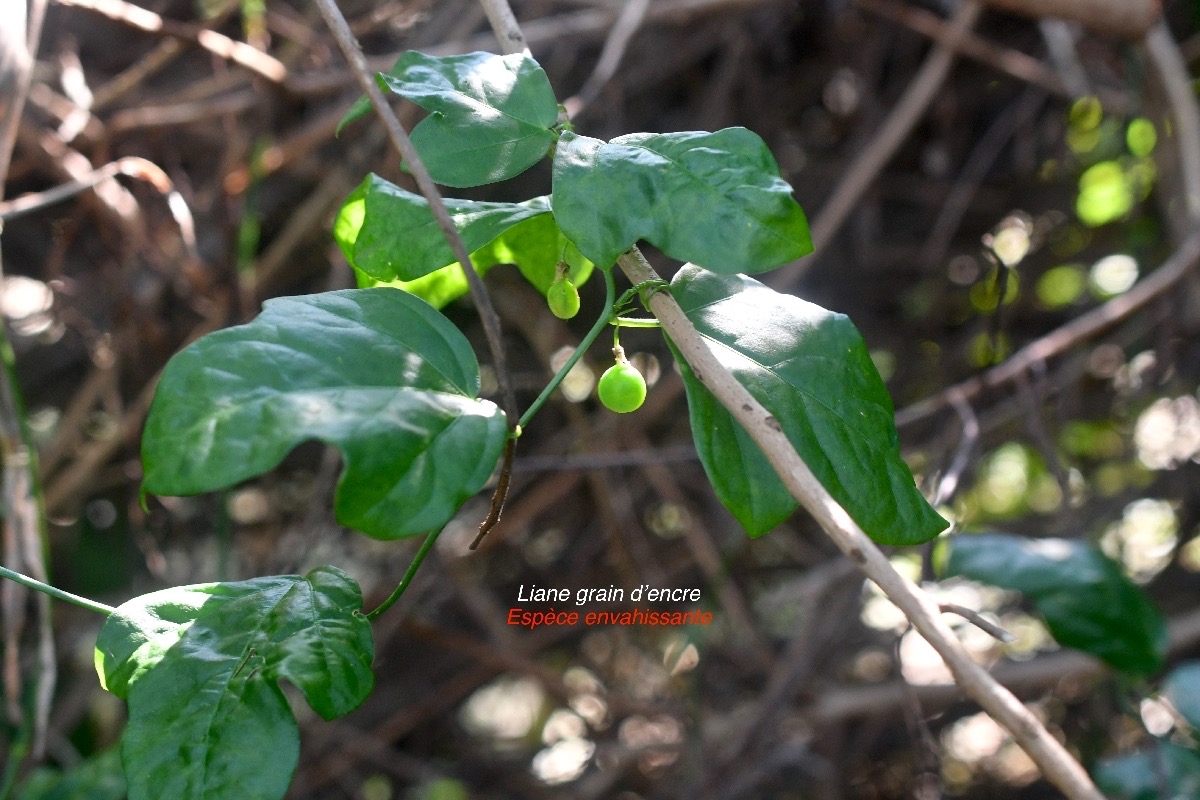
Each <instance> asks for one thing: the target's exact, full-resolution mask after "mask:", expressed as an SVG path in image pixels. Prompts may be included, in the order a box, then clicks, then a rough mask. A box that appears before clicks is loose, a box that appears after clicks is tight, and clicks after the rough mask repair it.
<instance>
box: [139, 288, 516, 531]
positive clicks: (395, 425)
mask: <svg viewBox="0 0 1200 800" xmlns="http://www.w3.org/2000/svg"><path fill="white" fill-rule="evenodd" d="M478 392H479V367H478V364H477V362H476V361H475V354H474V353H473V352H472V350H471V347H470V345H469V343H468V342H467V340H466V338H465V337H464V336H463V335H462V334H461V333H460V332H459V331H458V329H457V328H455V327H454V325H453V324H452V323H451V322H450V321H449V320H447V319H446V318H445V317H443V316H442V315H441V314H439V313H437V311H435V310H434V309H433V308H431V307H430V306H429V305H428V304H426V303H424V302H422V301H421V300H419V299H417V298H415V297H413V296H412V295H409V294H406V293H405V292H401V291H397V290H395V289H391V288H378V289H352V290H346V291H339V292H327V293H325V294H318V295H310V296H307V297H291V298H278V299H275V300H269V301H267V303H266V305H265V307H264V309H263V312H262V314H260V315H259V316H258V318H257V319H255V320H254V321H253V322H250V323H248V324H246V325H240V326H238V327H235V328H229V329H227V330H223V331H218V332H216V333H213V334H209V335H208V336H205V337H203V338H202V339H200V340H199V341H197V342H195V343H193V344H192V345H190V346H189V347H187V348H186V349H185V350H183V351H182V352H180V353H179V354H177V355H176V356H175V357H174V358H172V359H171V361H170V363H169V364H168V365H167V368H166V370H165V371H164V372H163V376H162V378H161V380H160V381H159V384H158V388H157V391H156V392H155V396H154V401H153V403H152V404H151V407H150V413H149V416H148V418H147V421H146V427H145V431H144V433H143V437H142V459H143V463H144V465H145V477H144V483H143V488H144V490H145V491H147V492H151V493H154V494H160V495H189V494H198V493H201V492H207V491H212V490H215V489H221V488H224V487H227V486H232V485H234V484H236V483H238V482H239V481H242V480H245V479H247V478H250V477H252V476H254V475H258V474H260V473H263V472H266V471H267V470H269V469H272V468H274V467H275V466H276V465H277V464H278V463H279V462H280V461H281V460H282V459H283V457H284V456H285V455H286V454H287V453H288V452H289V451H290V450H291V449H292V448H294V447H295V446H296V445H298V444H299V443H301V442H303V441H305V440H309V439H316V440H320V441H323V442H326V443H327V444H330V445H332V446H334V447H336V448H337V449H338V450H339V451H341V453H342V456H343V458H344V460H345V469H344V471H343V473H342V476H341V479H340V480H339V482H338V487H337V495H336V498H335V512H336V514H337V519H338V521H339V522H341V523H342V524H344V525H347V526H350V527H354V528H357V529H358V530H360V531H362V532H363V533H366V534H368V535H370V536H374V537H376V538H381V539H392V538H397V537H402V536H412V535H415V534H419V533H423V532H425V531H428V530H431V529H433V528H437V527H440V526H442V525H444V524H445V523H446V522H447V521H448V520H449V519H450V517H451V516H452V515H453V514H454V512H455V511H456V510H457V509H458V507H459V506H460V505H461V504H462V503H463V501H465V500H466V499H467V498H468V497H470V496H471V495H473V494H474V493H475V492H477V491H479V489H480V488H481V487H482V486H483V484H484V482H485V481H486V480H487V479H488V477H489V476H490V475H491V472H492V470H493V468H494V467H495V465H496V462H497V461H498V460H499V458H500V452H501V450H502V449H503V446H504V440H505V438H506V427H505V422H504V415H503V413H502V412H501V411H500V410H499V409H498V408H496V406H495V405H494V404H492V403H490V402H488V401H484V400H478V399H476V395H477V394H478Z"/></svg>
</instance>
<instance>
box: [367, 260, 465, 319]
mask: <svg viewBox="0 0 1200 800" xmlns="http://www.w3.org/2000/svg"><path fill="white" fill-rule="evenodd" d="M476 272H478V273H479V274H480V275H482V274H483V273H484V270H479V269H477V270H476ZM354 278H355V281H356V282H357V284H358V287H359V288H360V289H371V288H374V287H376V286H391V287H393V288H395V289H402V290H404V291H406V292H408V293H409V294H412V295H416V296H417V297H419V298H421V299H422V300H424V301H425V302H426V303H429V305H431V306H433V307H434V308H436V309H442V308H445V307H446V306H447V305H448V304H450V303H452V302H454V301H455V300H457V299H458V298H460V297H462V296H463V295H465V294H468V293H469V292H470V287H469V286H468V285H467V276H465V275H463V271H462V267H460V266H459V265H458V263H457V262H455V263H453V264H451V265H450V266H448V267H442V268H441V269H435V270H434V271H433V272H431V273H429V274H428V275H422V276H421V277H420V278H417V279H415V280H411V281H400V280H396V281H377V280H375V279H374V278H372V277H371V276H370V275H368V274H367V273H365V272H363V271H362V270H359V269H356V270H354Z"/></svg>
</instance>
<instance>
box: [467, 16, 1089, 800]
mask: <svg viewBox="0 0 1200 800" xmlns="http://www.w3.org/2000/svg"><path fill="white" fill-rule="evenodd" d="M480 1H481V2H482V3H483V4H484V7H485V8H488V7H489V6H492V5H497V6H501V5H502V6H504V7H507V5H508V3H507V0H480ZM966 6H970V7H972V8H973V11H972V12H971V13H967V14H965V16H964V15H963V14H962V13H960V17H959V21H960V22H962V23H963V24H964V25H968V24H970V22H972V21H973V20H974V18H975V16H977V14H978V7H977V6H975V4H974V3H970V2H968V3H967V4H966ZM488 15H489V18H490V17H492V12H491V11H489V12H488ZM508 15H509V16H511V11H509V12H508ZM617 263H618V264H619V265H620V267H621V269H622V270H623V271H624V272H625V274H626V276H627V277H628V278H629V280H630V281H631V282H632V283H633V284H634V285H635V286H637V285H640V284H643V283H645V282H647V281H654V280H660V278H659V275H658V273H656V272H655V271H654V269H653V268H652V267H651V266H650V264H649V263H648V262H647V261H646V259H645V258H644V257H643V256H642V254H641V252H640V251H638V249H637V248H636V247H634V248H632V249H631V250H629V251H628V252H627V253H625V254H623V255H622V256H621V257H620V259H618V262H617ZM648 304H649V306H650V310H651V312H653V313H654V316H655V317H657V318H658V320H659V322H661V323H662V326H663V331H664V332H665V333H666V335H667V336H669V337H670V338H671V340H672V341H673V342H674V343H675V346H676V347H677V348H678V349H679V352H680V353H681V355H683V357H684V359H685V360H686V361H687V362H688V364H689V366H690V367H691V369H692V372H693V373H694V374H695V375H696V377H697V378H698V379H699V380H701V381H702V382H703V383H704V384H705V386H706V387H707V388H708V389H709V391H711V392H712V393H713V395H714V396H715V397H716V398H717V399H718V400H719V401H720V402H721V405H723V406H724V407H725V408H726V410H728V411H729V412H730V414H732V415H733V417H734V419H736V420H737V421H738V422H739V423H741V425H742V427H743V428H744V429H745V431H746V432H747V433H748V434H749V435H750V438H751V439H753V440H754V443H755V444H757V445H758V447H759V448H760V449H761V450H762V451H763V453H764V454H765V455H766V457H767V460H768V461H769V462H770V463H771V466H772V467H773V468H774V469H775V471H776V473H778V475H779V477H780V479H781V480H782V481H783V483H784V485H785V486H786V487H787V488H788V491H789V492H790V493H791V494H792V496H793V497H794V498H795V499H796V500H797V501H798V502H799V503H800V504H801V505H802V506H804V508H805V510H807V511H808V512H809V514H811V515H812V516H813V518H814V519H816V520H817V522H818V523H819V524H820V525H821V527H822V528H823V529H824V530H825V532H826V533H827V534H828V535H829V537H830V538H831V539H832V540H833V541H834V543H835V544H836V545H837V546H838V549H840V550H841V551H842V552H843V553H845V554H846V555H847V556H849V558H850V560H851V561H853V562H854V563H855V564H857V565H858V566H859V568H860V569H861V570H862V571H863V573H865V574H866V575H867V577H869V578H870V579H871V580H873V581H875V583H876V584H877V585H878V586H879V588H880V589H881V590H883V592H884V594H885V595H887V597H888V598H889V599H890V600H891V601H892V602H893V603H894V604H895V605H896V606H897V607H898V608H899V609H900V610H901V611H902V612H904V615H905V616H906V617H907V618H908V620H909V621H910V622H911V623H912V625H913V627H915V628H916V629H917V631H918V632H920V634H921V635H922V636H924V637H925V639H926V640H927V641H928V642H929V643H930V644H931V645H932V646H933V648H934V649H935V650H936V651H937V652H938V654H939V655H941V657H942V659H943V660H944V661H945V662H946V666H947V667H948V668H949V669H950V672H951V674H953V675H954V678H955V682H956V683H957V684H958V685H959V687H961V688H962V690H963V692H964V693H966V694H967V696H969V697H971V698H972V699H973V700H975V702H977V703H979V705H980V706H981V707H982V708H983V709H984V710H985V711H986V712H987V713H988V714H990V715H991V716H992V718H993V719H995V720H996V721H997V722H999V723H1000V724H1001V725H1003V726H1004V727H1005V728H1007V729H1008V731H1009V732H1010V733H1011V734H1012V736H1013V739H1014V741H1016V742H1017V744H1018V745H1019V746H1020V747H1021V749H1023V750H1024V751H1025V752H1026V753H1027V754H1028V755H1029V756H1030V758H1031V759H1033V761H1034V763H1035V764H1037V766H1038V768H1039V769H1040V770H1041V771H1042V774H1043V775H1045V776H1046V778H1047V779H1048V780H1049V781H1050V782H1052V783H1053V784H1054V785H1055V786H1057V787H1058V788H1059V789H1061V790H1062V791H1063V793H1064V794H1066V795H1067V797H1069V798H1071V800H1104V797H1103V795H1101V794H1100V792H1099V791H1098V790H1097V789H1096V787H1095V785H1094V784H1093V783H1092V781H1091V779H1090V778H1089V777H1088V774H1087V772H1086V771H1085V770H1084V769H1083V767H1082V766H1080V765H1079V762H1078V761H1076V760H1075V759H1074V758H1073V757H1072V756H1071V754H1070V753H1069V752H1067V750H1066V748H1065V747H1063V745H1062V744H1061V743H1059V742H1058V740H1056V739H1055V738H1054V737H1053V736H1051V735H1050V733H1049V731H1047V730H1046V728H1045V726H1044V725H1042V723H1041V722H1040V721H1039V720H1038V719H1037V717H1035V716H1034V715H1033V713H1032V712H1030V711H1029V709H1028V708H1026V707H1025V706H1024V705H1023V704H1022V703H1021V702H1020V701H1019V700H1017V698H1016V697H1014V696H1013V695H1012V693H1011V692H1009V691H1008V690H1007V689H1005V688H1004V687H1002V686H1000V684H998V683H997V682H996V680H995V679H994V678H992V676H991V675H989V674H988V672H987V671H986V670H985V669H983V668H982V667H981V666H979V665H978V664H976V663H975V661H974V660H972V658H971V656H970V654H969V653H967V651H966V649H965V648H964V647H963V646H962V644H961V643H960V642H959V641H958V639H957V637H956V636H955V634H954V632H953V631H952V630H951V629H950V627H949V626H948V625H947V624H946V623H945V622H943V621H942V619H941V615H940V611H939V610H938V608H937V606H936V605H935V604H934V602H933V601H932V600H931V599H930V598H929V596H928V595H926V594H925V593H924V592H923V591H921V590H920V589H919V588H918V587H917V586H915V585H914V584H913V583H912V582H911V581H909V580H907V579H906V578H904V577H903V576H902V575H901V574H900V573H899V572H897V571H896V569H895V568H894V567H893V566H892V565H891V562H890V561H888V559H887V556H885V555H884V554H883V551H881V550H880V549H879V547H878V546H876V544H875V543H874V542H873V541H871V539H870V538H869V537H868V536H867V535H866V534H865V533H864V532H863V530H862V528H860V527H859V526H858V524H857V523H856V522H854V520H853V519H851V518H850V515H849V514H847V513H846V511H845V509H843V508H842V507H841V506H840V505H839V504H838V503H837V501H836V500H834V499H833V497H832V496H831V495H830V494H829V492H828V491H826V490H825V487H824V486H822V485H821V483H820V481H818V480H817V478H816V476H814V475H813V473H812V471H811V470H810V469H809V468H808V465H807V464H805V463H804V460H803V459H802V458H801V457H800V455H799V454H798V453H797V452H796V449H795V448H794V447H793V446H792V444H791V442H790V441H789V440H788V438H787V436H786V435H785V434H784V433H783V430H782V429H781V428H780V426H779V422H778V421H777V420H776V419H775V418H774V417H773V416H772V415H771V414H770V412H768V411H767V410H766V409H765V408H764V407H763V406H762V405H761V404H760V403H759V402H758V400H757V399H755V398H754V396H753V395H751V394H750V392H749V391H747V390H746V388H745V387H744V386H742V384H740V383H738V381H737V379H736V378H735V377H733V375H732V374H731V373H730V372H729V370H727V369H726V368H725V366H724V365H723V364H721V362H720V360H719V359H718V358H717V357H716V355H715V354H713V352H712V350H710V349H709V346H708V344H707V343H706V342H705V341H704V339H703V338H701V336H700V334H699V333H697V331H696V329H695V328H694V327H693V326H692V323H691V321H690V320H688V318H687V316H686V315H684V313H683V309H681V308H680V307H679V304H678V303H676V302H675V299H674V298H673V297H671V295H670V293H668V292H656V293H654V294H653V295H652V296H651V297H650V298H649V301H648Z"/></svg>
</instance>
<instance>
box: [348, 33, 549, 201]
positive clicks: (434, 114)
mask: <svg viewBox="0 0 1200 800" xmlns="http://www.w3.org/2000/svg"><path fill="white" fill-rule="evenodd" d="M379 83H380V86H382V87H383V88H385V89H390V90H391V91H393V92H395V93H396V94H398V95H400V96H401V97H406V98H408V99H409V100H411V101H413V102H414V103H416V104H417V105H419V106H420V107H421V108H423V109H425V110H426V111H429V112H430V114H429V116H428V117H426V118H425V119H423V120H422V121H421V122H420V124H418V125H417V127H416V128H414V129H413V132H412V142H413V145H414V146H415V147H416V148H417V152H418V153H420V155H421V160H422V161H423V162H425V166H426V167H427V168H428V169H429V174H430V175H431V176H432V177H433V179H434V180H435V181H437V182H438V183H441V184H444V185H446V186H458V187H461V186H480V185H482V184H485V183H495V182H496V181H502V180H505V179H507V178H511V177H513V176H514V175H519V174H521V173H522V172H524V171H525V170H527V169H529V168H530V167H532V166H533V165H534V164H536V163H537V162H538V161H540V160H541V159H542V158H543V157H544V156H545V155H546V153H547V152H548V151H549V150H550V146H551V145H552V144H553V143H554V138H555V132H554V131H553V130H552V129H553V127H554V126H555V124H557V122H558V100H556V99H555V97H554V89H553V88H552V87H551V86H550V79H549V78H547V77H546V73H545V72H543V71H542V68H541V67H540V66H538V63H537V62H536V61H534V60H533V59H532V58H530V57H529V56H526V55H522V54H520V53H515V54H512V55H507V56H498V55H495V54H493V53H483V52H477V53H468V54H466V55H459V56H445V57H440V58H439V57H436V56H428V55H425V54H424V53H418V52H415V51H410V52H407V53H405V54H404V55H402V56H401V57H400V60H399V61H397V62H396V65H395V66H394V67H392V69H391V71H390V72H388V73H386V74H384V73H381V74H380V75H379ZM369 109H370V103H369V102H367V101H366V99H365V98H364V99H361V100H359V101H358V102H357V103H356V104H355V105H354V107H353V108H351V109H350V111H349V112H347V114H346V116H345V117H343V118H342V121H341V122H340V123H339V124H338V130H339V131H340V130H341V129H342V127H344V126H345V125H347V124H348V123H350V122H352V121H353V120H355V119H357V118H358V117H360V116H362V115H363V114H365V113H366V112H367V111H368V110H369Z"/></svg>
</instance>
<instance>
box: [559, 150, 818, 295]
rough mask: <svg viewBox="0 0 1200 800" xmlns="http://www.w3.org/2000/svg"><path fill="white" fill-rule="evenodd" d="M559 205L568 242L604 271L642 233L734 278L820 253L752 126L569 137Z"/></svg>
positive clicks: (562, 156)
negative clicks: (607, 139)
mask: <svg viewBox="0 0 1200 800" xmlns="http://www.w3.org/2000/svg"><path fill="white" fill-rule="evenodd" d="M553 205H554V216H555V217H556V218H557V220H558V224H559V225H560V226H561V227H562V229H563V231H564V232H565V233H566V235H567V238H569V239H570V240H571V241H573V242H575V244H576V245H577V246H578V247H579V250H580V252H582V253H583V254H584V255H585V256H587V257H588V258H590V259H591V260H592V261H594V262H595V263H597V264H599V265H601V266H603V267H607V266H608V265H610V264H612V263H613V262H614V261H616V259H617V256H619V255H620V254H621V253H623V252H625V251H626V250H628V249H629V248H630V247H632V246H633V245H634V244H635V243H636V242H637V241H638V240H640V239H645V240H646V241H648V242H650V243H651V244H653V245H655V246H656V247H658V248H659V249H660V250H662V251H663V252H664V253H666V254H667V255H668V256H670V257H671V258H676V259H679V260H680V261H691V262H693V263H695V264H699V265H701V266H703V267H706V268H708V269H711V270H714V271H716V272H721V273H726V274H733V273H739V272H747V273H753V272H762V271H764V270H768V269H772V268H774V267H777V266H779V265H780V264H784V263H787V262H788V261H792V260H794V259H796V258H799V257H801V256H803V255H806V254H807V253H809V252H811V251H812V240H811V238H810V236H809V232H808V222H807V220H806V219H805V217H804V212H803V211H801V209H800V206H799V205H797V204H796V201H795V200H794V199H793V198H792V187H790V186H789V185H788V184H787V182H786V181H784V180H783V179H782V178H781V177H779V167H778V165H776V163H775V159H774V157H773V156H772V155H771V152H770V150H768V149H767V146H766V144H765V143H764V142H763V140H762V139H760V138H759V137H758V136H757V135H756V134H754V133H751V132H750V131H748V130H746V129H745V128H726V129H725V130H722V131H717V132H716V133H707V132H704V131H698V132H687V133H665V134H662V133H634V134H630V135H628V136H620V137H617V138H616V139H613V140H612V141H611V142H608V143H605V142H602V141H600V140H599V139H590V138H588V137H586V136H577V135H575V134H572V133H564V134H563V135H562V138H561V139H560V140H559V143H558V147H557V148H556V150H555V154H554V193H553Z"/></svg>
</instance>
